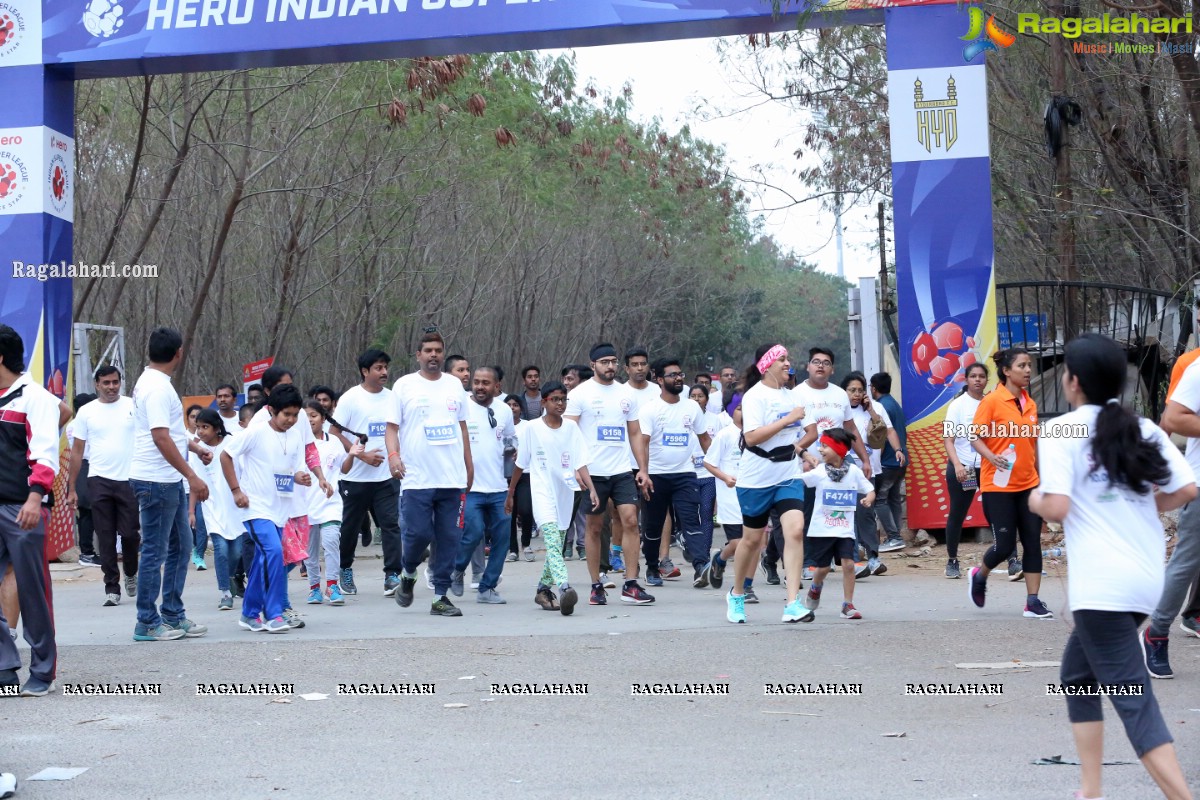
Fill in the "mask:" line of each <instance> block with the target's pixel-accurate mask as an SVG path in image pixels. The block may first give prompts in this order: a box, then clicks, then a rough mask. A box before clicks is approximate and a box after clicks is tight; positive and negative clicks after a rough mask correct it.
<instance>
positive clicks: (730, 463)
mask: <svg viewBox="0 0 1200 800" xmlns="http://www.w3.org/2000/svg"><path fill="white" fill-rule="evenodd" d="M741 435H742V432H741V431H740V430H738V428H737V426H736V425H730V426H728V427H726V428H722V429H721V430H719V431H717V435H716V436H714V437H713V440H712V444H711V445H709V448H708V452H707V453H705V454H704V461H705V462H706V463H709V464H712V465H713V466H714V467H716V468H717V469H719V470H721V472H724V473H725V474H726V475H731V476H733V477H734V478H737V477H738V468H739V465H740V463H741V460H742V451H741V449H740V448H739V447H738V438H739V437H740V436H741ZM705 473H707V474H708V475H709V476H712V473H711V472H708V470H705ZM739 481H740V478H739ZM717 522H719V523H721V524H722V525H741V524H742V506H741V504H739V503H738V498H737V489H731V488H729V487H728V486H726V485H725V481H722V480H717Z"/></svg>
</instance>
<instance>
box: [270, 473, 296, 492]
mask: <svg viewBox="0 0 1200 800" xmlns="http://www.w3.org/2000/svg"><path fill="white" fill-rule="evenodd" d="M295 490H296V476H295V475H280V474H279V473H278V472H277V473H275V491H276V492H277V493H279V494H284V495H290V494H292V493H293V492H294V491H295Z"/></svg>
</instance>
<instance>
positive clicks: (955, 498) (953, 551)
mask: <svg viewBox="0 0 1200 800" xmlns="http://www.w3.org/2000/svg"><path fill="white" fill-rule="evenodd" d="M968 469H973V470H974V472H975V483H976V484H978V483H979V467H973V468H972V467H968ZM946 491H947V493H949V495H950V512H949V513H948V514H947V515H946V558H948V559H951V560H954V559H956V558H958V543H959V541H961V540H962V524H963V520H965V519H966V518H967V511H969V510H970V509H971V501H972V500H974V499H975V491H976V490H975V489H964V488H962V484H961V483H959V482H958V475H956V474H955V472H954V466H953V465H952V464H950V463H949V462H946ZM989 519H991V518H990V517H989Z"/></svg>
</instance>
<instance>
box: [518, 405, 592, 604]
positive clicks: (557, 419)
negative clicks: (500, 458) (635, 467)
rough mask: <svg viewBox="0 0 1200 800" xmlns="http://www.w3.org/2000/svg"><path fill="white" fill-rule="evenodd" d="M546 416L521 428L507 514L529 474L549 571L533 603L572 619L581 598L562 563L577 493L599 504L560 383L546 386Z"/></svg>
mask: <svg viewBox="0 0 1200 800" xmlns="http://www.w3.org/2000/svg"><path fill="white" fill-rule="evenodd" d="M542 408H543V410H544V412H545V414H544V416H542V417H539V418H538V419H535V420H531V421H530V422H529V424H528V425H524V426H522V428H521V440H520V442H519V443H518V444H517V464H516V467H515V468H514V469H513V474H512V478H511V479H510V480H509V483H508V497H507V499H506V500H505V502H504V513H506V514H512V510H513V498H514V496H515V494H516V491H517V484H518V483H519V482H520V480H521V475H522V474H524V472H525V471H526V470H529V490H530V494H531V495H532V498H533V518H534V520H535V521H536V522H537V525H538V529H539V530H540V531H541V532H542V539H543V541H545V543H546V566H545V568H544V569H543V570H542V578H541V580H540V581H539V582H538V588H537V594H536V595H535V596H534V598H533V600H534V602H535V603H537V604H538V605H539V606H541V607H542V608H543V609H545V610H546V611H554V610H558V611H561V612H562V615H563V616H564V617H565V616H569V615H570V614H571V612H572V611H574V610H575V604H576V603H577V602H579V595H578V593H577V592H576V591H575V590H574V589H572V588H571V586H570V584H569V583H568V582H567V565H566V563H565V562H564V560H563V554H562V544H563V531H564V530H566V527H567V526H568V525H569V524H571V517H572V511H573V507H574V504H575V492H577V491H579V489H580V487H582V488H583V490H584V491H586V492H588V494H589V495H590V496H591V499H590V503H591V506H590V507H591V508H595V507H596V506H598V505H599V503H600V500H599V498H597V497H596V490H595V489H594V488H593V487H592V479H591V476H590V475H588V470H587V462H588V457H587V452H588V451H587V443H586V442H585V441H584V439H583V434H582V433H580V432H579V426H578V425H576V424H575V423H574V422H572V421H571V420H564V419H563V412H564V411H565V410H566V408H567V388H566V387H565V386H563V385H562V384H561V383H559V382H558V381H551V382H549V383H547V384H546V385H544V386H543V387H542ZM556 584H557V585H558V588H559V591H560V592H562V603H561V605H560V604H559V602H558V598H556V597H555V596H554V590H553V588H552V587H553V586H554V585H556Z"/></svg>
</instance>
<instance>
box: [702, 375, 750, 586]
mask: <svg viewBox="0 0 1200 800" xmlns="http://www.w3.org/2000/svg"><path fill="white" fill-rule="evenodd" d="M741 405H742V396H741V395H740V394H735V395H734V396H733V397H731V398H730V400H729V407H728V408H727V409H726V410H725V413H726V414H727V415H728V416H729V418H730V424H729V425H726V426H725V427H723V428H721V429H720V430H719V431H717V434H716V436H714V437H713V441H712V444H711V445H709V448H708V452H707V453H705V455H704V468H705V469H707V470H708V471H709V473H710V474H712V476H713V477H714V478H715V479H716V489H717V522H719V523H720V524H721V530H723V531H724V532H725V546H724V547H723V548H722V549H720V550H718V551H717V552H715V553H713V557H712V563H711V565H710V566H709V569H708V582H709V583H711V584H712V586H713V588H714V589H720V588H721V584H722V583H723V582H724V580H725V568H726V567H727V566H728V565H729V559H731V558H733V557H734V554H735V553H737V548H738V542H739V541H740V540H741V538H742V507H741V505H740V504H739V503H738V499H737V475H738V464H739V462H741V460H742V451H741V448H739V447H738V439H739V438H740V437H741V435H742V407H741ZM756 558H757V556H756ZM753 583H754V573H750V575H748V576H746V578H745V580H744V581H743V582H742V588H743V589H744V590H745V592H746V602H747V603H757V602H758V595H756V594H755V593H754V586H753Z"/></svg>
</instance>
